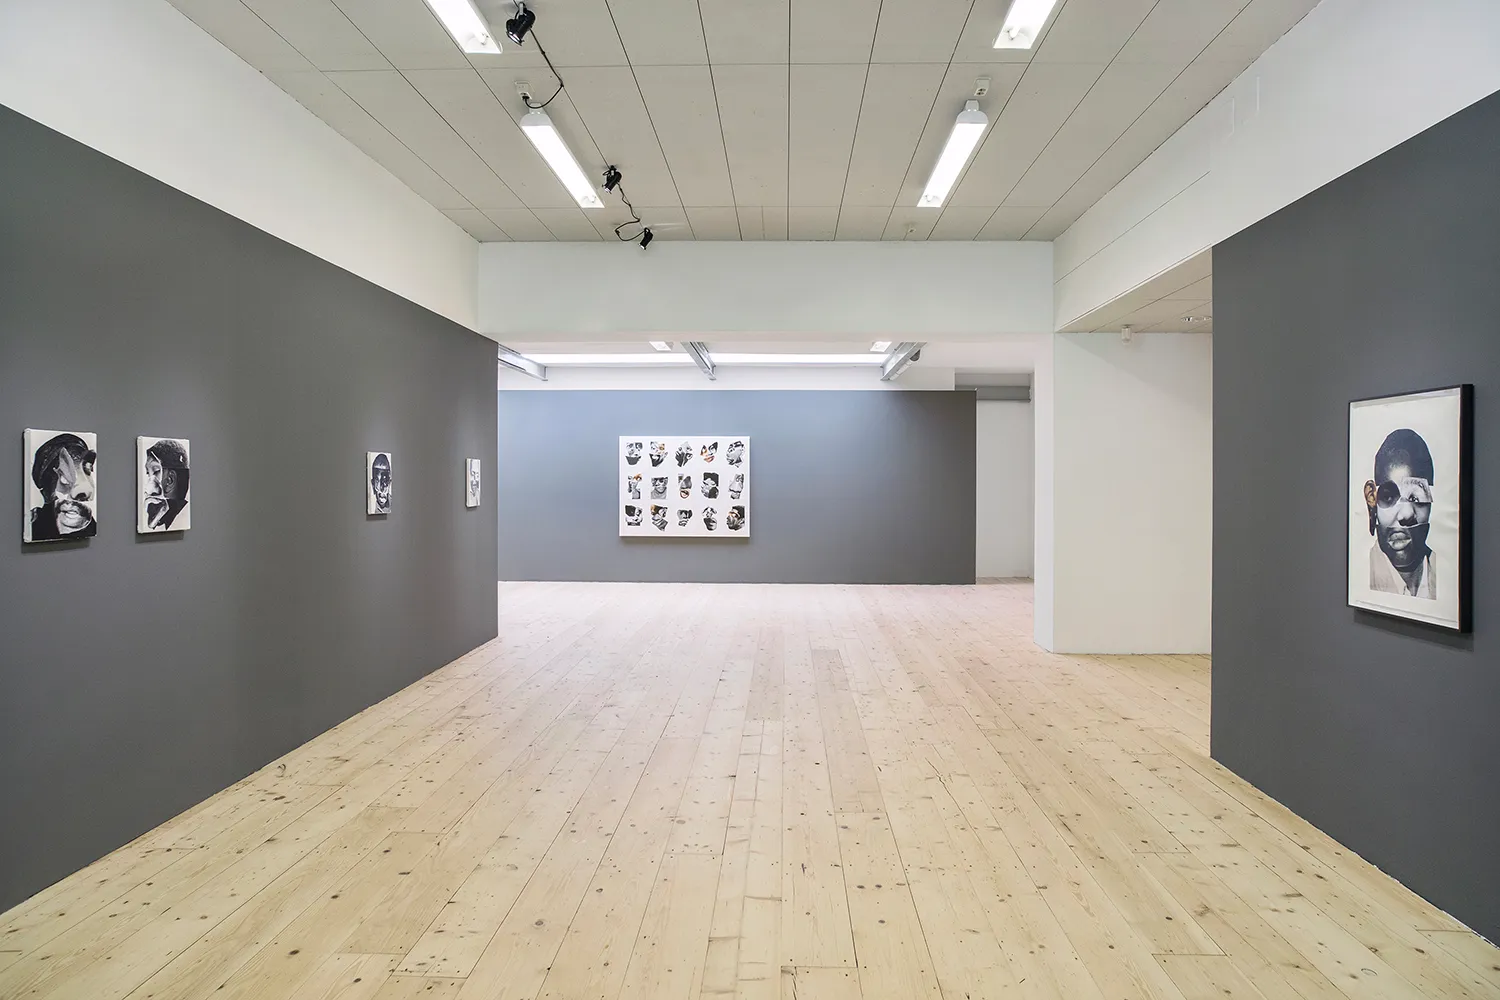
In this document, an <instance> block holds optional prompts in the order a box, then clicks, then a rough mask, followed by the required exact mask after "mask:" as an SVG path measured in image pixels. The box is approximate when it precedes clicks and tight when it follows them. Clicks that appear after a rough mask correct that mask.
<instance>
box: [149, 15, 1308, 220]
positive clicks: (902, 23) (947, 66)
mask: <svg viewBox="0 0 1500 1000" xmlns="http://www.w3.org/2000/svg"><path fill="white" fill-rule="evenodd" d="M173 3H175V5H176V6H177V7H178V8H179V9H180V10H182V11H183V13H185V14H186V15H187V16H188V17H190V18H192V19H193V20H194V21H195V22H197V24H199V25H200V26H201V27H202V28H204V29H205V30H206V31H208V32H209V33H210V34H212V35H214V36H215V37H216V38H218V39H219V40H220V41H221V42H223V43H224V44H225V45H226V46H228V47H229V48H230V49H232V50H233V51H234V52H236V53H238V54H239V55H240V56H241V57H242V58H243V59H245V60H246V61H247V62H248V63H250V64H251V65H252V66H254V67H256V68H257V69H259V70H260V71H261V72H263V73H264V74H265V75H266V76H267V77H269V78H270V79H271V80H273V81H274V82H275V83H277V84H278V85H279V86H281V87H282V88H283V89H284V90H285V91H286V92H287V93H289V94H291V95H292V96H293V97H295V98H296V99H297V100H298V101H300V102H301V103H302V104H303V105H304V106H306V107H307V108H308V109H309V110H311V111H312V112H313V113H314V114H316V115H318V116H319V117H320V118H322V119H323V120H324V121H326V122H328V124H330V125H331V126H333V127H334V128H335V129H337V130H338V131H339V132H341V133H342V134H344V135H345V136H346V137H348V138H349V139H350V140H351V141H352V142H354V143H355V144H356V145H358V146H359V147H360V148H361V149H363V150H365V151H366V152H367V153H368V154H369V155H370V156H372V157H373V158H374V159H375V160H377V161H378V162H380V163H381V164H383V165H384V166H385V167H386V168H387V169H389V170H390V171H391V172H392V173H393V174H395V175H396V176H397V177H399V178H401V179H402V180H403V181H405V182H406V184H407V185H409V186H410V187H411V188H412V190H414V191H416V192H417V193H418V194H419V195H421V196H422V197H423V198H425V199H426V200H427V201H429V202H431V203H432V204H433V205H434V206H436V207H437V208H439V209H441V210H442V211H443V212H444V213H445V214H447V215H448V217H449V218H451V219H453V220H454V221H455V222H456V223H458V224H459V225H460V226H462V227H463V228H464V229H466V230H467V231H468V232H469V233H471V234H472V235H473V236H474V237H475V238H477V239H480V240H599V239H606V238H613V232H612V229H613V227H614V226H615V225H616V224H617V223H619V222H621V221H623V220H624V219H625V218H627V216H626V215H625V214H623V209H622V207H621V206H619V205H618V203H616V202H615V201H614V200H613V199H608V204H609V207H608V208H606V209H601V210H592V211H588V212H585V211H584V210H582V209H579V208H578V207H576V205H575V204H574V203H573V202H572V200H571V199H570V198H569V197H568V195H567V193H566V192H565V191H564V190H563V188H562V186H561V185H560V184H558V183H557V181H556V180H555V179H554V178H553V176H552V174H551V173H550V172H549V171H548V170H547V168H546V166H545V164H544V163H543V162H542V160H541V159H540V158H539V157H538V156H537V155H536V154H535V153H534V152H533V151H532V149H531V147H530V145H529V144H528V143H527V142H526V140H525V138H524V137H523V136H522V134H521V132H520V129H519V128H518V127H517V126H516V124H515V121H516V119H517V118H518V117H519V116H520V115H521V114H522V113H524V108H522V106H521V103H520V100H519V98H517V96H516V83H517V82H518V81H526V82H528V83H530V84H531V86H532V87H533V88H534V90H535V91H536V92H538V93H539V94H541V95H544V96H545V95H547V94H549V93H550V92H551V89H552V87H553V86H555V81H554V80H553V79H552V77H551V75H550V74H549V73H548V71H547V70H546V68H545V66H544V65H543V63H542V59H541V57H540V55H539V54H538V53H537V51H536V48H535V46H534V45H533V44H531V43H530V42H528V43H527V45H526V46H525V47H524V48H517V47H516V46H514V45H512V44H510V43H509V41H504V42H502V48H503V51H502V52H501V54H499V55H475V56H466V55H464V54H463V53H462V52H461V51H459V49H458V47H457V46H456V45H454V43H453V42H452V41H451V40H450V39H449V37H448V35H447V33H446V32H445V31H444V30H443V28H442V26H441V25H440V24H439V22H438V21H437V19H436V18H435V17H434V16H433V15H432V14H431V12H430V11H429V9H428V7H427V6H426V4H425V3H424V2H423V0H173ZM1315 3H1316V0H1062V2H1061V3H1060V4H1059V6H1058V9H1057V10H1056V11H1055V12H1054V15H1053V17H1052V20H1051V22H1050V24H1049V26H1048V27H1047V29H1046V30H1045V32H1044V34H1043V35H1042V37H1041V39H1040V41H1039V43H1038V45H1037V46H1036V47H1035V48H1033V49H1032V50H1030V51H1027V50H1017V49H1010V50H996V49H993V48H991V45H992V43H993V41H994V38H995V35H996V34H997V33H998V31H999V28H1000V25H1001V23H1002V21H1003V20H1004V14H1005V11H1006V9H1007V8H1008V6H1009V4H1008V2H1007V0H795V2H793V0H537V2H536V3H535V4H533V5H532V6H533V9H534V10H535V11H536V12H537V24H536V31H537V34H538V36H539V37H540V39H541V41H542V43H543V44H544V45H545V46H546V47H547V50H548V53H549V54H550V55H551V56H552V58H553V61H554V62H555V63H556V64H557V66H558V67H559V69H560V70H561V72H562V74H563V76H564V78H565V79H566V81H567V88H566V90H564V91H563V93H562V94H561V96H559V97H558V98H557V100H556V102H555V103H553V104H552V106H551V107H550V108H549V109H548V111H549V113H550V114H551V115H552V117H553V119H554V121H556V122H557V124H558V127H559V128H560V129H561V131H562V133H563V135H564V137H565V138H566V139H567V141H568V143H569V144H570V145H571V146H572V148H573V150H574V152H575V153H576V154H577V155H578V157H579V159H580V160H581V161H582V163H583V165H584V168H585V170H587V171H589V172H591V173H592V172H595V171H599V172H602V168H603V166H604V164H606V163H614V164H617V165H618V166H619V167H620V169H621V170H623V171H624V174H625V186H626V189H627V190H628V192H629V194H630V197H631V199H632V200H633V201H634V203H635V204H636V206H637V207H638V208H639V209H640V211H641V213H642V215H643V216H644V217H645V219H646V221H647V222H648V223H652V224H654V225H658V226H661V227H662V228H659V229H657V230H656V235H657V236H658V237H659V238H662V239H700V240H723V239H728V240H737V239H746V240H751V239H795V240H827V239H841V240H876V239H940V240H968V239H996V240H1014V239H1031V240H1049V239H1052V238H1054V237H1056V236H1057V235H1058V234H1060V233H1061V232H1062V231H1063V230H1064V229H1066V228H1067V227H1068V226H1069V225H1070V224H1071V223H1072V222H1073V220H1074V219H1076V218H1077V217H1078V216H1079V215H1080V214H1082V212H1083V211H1084V210H1085V209H1087V208H1088V207H1089V206H1091V205H1092V204H1093V203H1094V202H1095V201H1097V200H1098V199H1099V197H1100V196H1102V195H1103V194H1104V193H1105V192H1107V191H1108V190H1109V189H1110V188H1111V187H1113V186H1114V185H1115V184H1116V183H1117V182H1118V181H1119V180H1120V179H1121V178H1123V177H1124V176H1125V175H1126V174H1127V173H1129V172H1130V170H1131V169H1133V168H1134V167H1135V166H1136V165H1137V164H1138V163H1140V162H1141V161H1142V160H1143V159H1144V158H1145V157H1146V156H1147V155H1148V154H1149V153H1150V152H1151V151H1152V150H1154V149H1155V148H1156V147H1157V146H1158V145H1160V144H1161V142H1162V141H1163V140H1165V139H1166V138H1167V137H1168V136H1170V135H1171V134H1172V133H1173V132H1174V131H1176V129H1177V128H1178V127H1179V126H1181V125H1182V124H1183V123H1184V122H1186V121H1187V120H1188V119H1189V118H1190V117H1192V115H1193V114H1194V113H1195V112H1197V111H1198V110H1199V109H1200V108H1202V107H1203V105H1205V104H1206V103H1207V102H1208V101H1209V100H1210V99H1211V98H1212V97H1213V96H1214V95H1215V94H1217V93H1218V92H1219V91H1220V90H1221V89H1223V87H1224V86H1225V85H1226V84H1228V83H1229V82H1230V81H1231V80H1232V79H1233V78H1234V77H1235V76H1236V75H1237V74H1238V73H1239V72H1240V71H1241V70H1243V69H1244V68H1245V67H1246V66H1247V65H1249V64H1250V62H1251V61H1253V60H1254V59H1255V58H1256V57H1257V56H1259V55H1260V54H1261V53H1262V52H1263V51H1264V50H1265V49H1266V48H1267V47H1268V46H1269V45H1270V44H1271V43H1272V42H1274V41H1275V40H1276V39H1277V38H1279V37H1280V36H1281V35H1282V34H1283V33H1284V32H1285V31H1286V30H1287V29H1288V28H1290V27H1291V26H1292V25H1293V24H1295V23H1296V22H1297V21H1298V20H1299V19H1300V18H1301V17H1302V16H1303V15H1304V14H1305V13H1307V11H1308V10H1310V9H1311V8H1312V7H1313V6H1314V5H1315ZM479 6H480V8H481V10H482V11H483V12H484V13H485V15H486V16H487V17H488V18H489V20H490V22H491V24H492V25H494V26H496V27H497V28H499V27H501V26H503V23H504V20H505V18H506V17H508V16H510V14H511V13H512V12H513V9H514V8H513V7H512V5H511V4H510V3H508V2H504V3H502V2H500V0H479ZM499 33H501V34H503V32H499ZM979 77H988V78H989V79H990V81H991V89H990V92H989V95H988V96H987V97H986V98H984V100H983V101H982V102H981V106H982V107H983V108H984V110H985V111H986V112H987V113H988V114H989V116H990V120H991V122H992V126H991V128H990V130H989V131H988V132H987V133H986V136H985V141H984V144H983V145H982V146H981V147H980V149H979V151H978V153H977V154H976V155H975V157H974V160H973V162H972V163H971V164H970V165H969V168H968V170H967V172H966V174H965V175H964V177H963V178H962V180H961V181H960V183H959V185H958V186H957V187H956V188H955V190H954V192H953V194H952V196H951V197H950V198H949V200H948V204H947V205H946V206H945V207H944V208H943V209H941V210H934V209H918V208H916V207H914V205H915V202H916V200H917V196H918V194H919V193H920V190H921V188H922V185H923V184H924V183H925V182H926V178H927V174H928V172H929V171H930V170H931V167H932V165H933V163H934V162H935V161H936V158H937V154H938V151H939V150H940V149H941V146H942V144H943V141H944V140H945V139H946V137H947V133H948V130H949V128H950V126H951V125H952V122H953V119H954V116H955V115H956V114H957V113H958V111H959V110H960V109H961V108H962V106H963V101H964V100H965V99H966V98H968V97H971V96H972V92H973V89H974V84H975V80H976V79H978V78H979ZM672 223H675V224H676V225H675V226H670V225H668V224H672Z"/></svg>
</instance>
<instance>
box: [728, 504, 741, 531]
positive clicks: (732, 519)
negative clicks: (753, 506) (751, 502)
mask: <svg viewBox="0 0 1500 1000" xmlns="http://www.w3.org/2000/svg"><path fill="white" fill-rule="evenodd" d="M724 525H725V527H727V528H728V529H729V530H730V531H739V530H740V529H741V528H743V527H744V526H745V508H744V507H741V506H738V505H736V506H734V507H731V508H729V513H728V514H727V515H726V516H725V518H724Z"/></svg>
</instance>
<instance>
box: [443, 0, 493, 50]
mask: <svg viewBox="0 0 1500 1000" xmlns="http://www.w3.org/2000/svg"><path fill="white" fill-rule="evenodd" d="M427 6H429V7H431V8H432V12H433V13H434V14H436V15H437V19H438V20H439V21H442V22H443V27H444V28H447V29H448V34H450V35H452V36H453V40H454V41H455V42H457V43H458V47H459V48H461V49H463V50H464V51H465V52H488V53H490V54H491V55H498V54H499V53H500V43H499V42H497V41H495V38H494V36H493V35H491V34H490V26H489V25H488V24H486V23H485V21H484V18H483V17H481V16H480V14H479V11H478V10H477V9H476V8H475V7H474V5H473V4H472V3H470V0H427Z"/></svg>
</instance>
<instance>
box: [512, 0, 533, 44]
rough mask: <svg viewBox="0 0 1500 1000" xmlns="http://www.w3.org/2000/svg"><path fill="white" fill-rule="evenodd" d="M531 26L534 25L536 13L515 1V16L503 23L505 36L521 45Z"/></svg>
mask: <svg viewBox="0 0 1500 1000" xmlns="http://www.w3.org/2000/svg"><path fill="white" fill-rule="evenodd" d="M533 24H536V12H535V11H532V10H531V9H529V8H528V7H527V6H526V5H525V4H524V3H521V2H520V0H516V16H515V17H512V18H510V19H509V20H507V21H506V22H505V34H506V36H507V37H509V38H510V40H511V41H513V42H515V43H516V44H517V45H522V44H524V43H525V41H526V33H527V32H528V31H530V30H531V26H532V25H533Z"/></svg>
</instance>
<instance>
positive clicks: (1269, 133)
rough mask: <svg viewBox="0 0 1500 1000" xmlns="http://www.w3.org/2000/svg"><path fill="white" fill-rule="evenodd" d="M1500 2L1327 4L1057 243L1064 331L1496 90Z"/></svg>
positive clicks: (1328, 0) (1353, 0)
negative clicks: (1099, 309) (1145, 283)
mask: <svg viewBox="0 0 1500 1000" xmlns="http://www.w3.org/2000/svg"><path fill="white" fill-rule="evenodd" d="M1497 39H1500V2H1496V0H1423V2H1422V3H1420V4H1413V3H1412V2H1411V0H1322V3H1320V4H1318V6H1317V7H1315V8H1314V9H1313V10H1312V12H1311V13H1309V14H1308V15H1307V17H1305V18H1304V19H1303V20H1302V21H1301V22H1300V23H1299V24H1297V25H1296V26H1295V27H1294V28H1293V29H1292V30H1291V31H1289V32H1288V33H1287V34H1286V35H1284V36H1283V37H1282V38H1281V40H1280V41H1278V42H1277V43H1276V44H1275V45H1273V46H1272V47H1271V48H1270V49H1268V50H1267V51H1266V53H1265V54H1264V55H1262V56H1261V57H1260V58H1259V59H1258V60H1256V62H1255V63H1254V64H1252V65H1251V66H1250V67H1249V68H1248V69H1247V70H1245V72H1244V73H1242V74H1241V75H1240V76H1239V77H1238V78H1237V79H1236V80H1235V81H1234V82H1233V83H1232V84H1231V85H1230V86H1229V87H1228V88H1227V89H1226V90H1225V91H1224V92H1223V93H1222V94H1220V95H1219V96H1218V97H1217V98H1215V99H1214V100H1213V101H1212V102H1211V103H1210V104H1209V105H1208V106H1207V107H1205V108H1204V109H1203V110H1202V111H1201V112H1199V113H1198V115H1197V116H1196V117H1195V118H1193V120H1192V121H1190V122H1189V123H1188V124H1187V125H1185V126H1183V128H1182V129H1181V130H1179V131H1178V132H1177V133H1176V134H1175V135H1173V136H1172V137H1171V138H1170V139H1168V140H1167V141H1166V142H1165V143H1163V144H1162V146H1161V147H1160V148H1159V149H1157V150H1156V152H1155V153H1153V154H1152V155H1151V156H1150V157H1149V158H1148V159H1147V160H1146V161H1145V162H1144V163H1142V164H1141V165H1140V166H1139V167H1137V168H1136V169H1135V171H1134V172H1132V173H1131V174H1130V175H1129V176H1128V177H1127V178H1126V179H1125V180H1124V181H1122V182H1121V183H1120V184H1119V185H1118V186H1116V187H1115V189H1114V190H1112V191H1110V192H1109V193H1108V194H1107V195H1105V196H1104V197H1103V198H1102V199H1101V200H1100V201H1099V202H1098V204H1096V205H1095V206H1094V207H1093V208H1091V209H1089V210H1088V211H1087V212H1085V213H1084V214H1083V216H1082V217H1081V218H1079V220H1078V221H1077V222H1075V223H1074V224H1073V225H1072V226H1071V227H1070V228H1069V229H1068V231H1067V232H1065V233H1064V234H1063V235H1062V236H1060V237H1059V238H1058V240H1057V243H1056V253H1057V259H1056V280H1057V288H1056V317H1057V327H1056V329H1061V328H1063V327H1065V326H1066V325H1067V324H1069V323H1071V322H1072V321H1073V320H1075V319H1077V318H1078V317H1080V316H1082V315H1084V314H1086V313H1088V312H1091V311H1092V310H1094V309H1095V308H1097V307H1099V306H1102V305H1105V304H1106V303H1108V302H1110V301H1112V300H1113V299H1115V298H1117V297H1118V296H1120V295H1123V294H1124V293H1125V292H1127V291H1129V290H1130V289H1132V288H1135V287H1136V286H1138V285H1140V284H1141V283H1143V282H1145V281H1146V280H1148V279H1150V278H1151V277H1152V276H1153V275H1156V274H1159V273H1161V272H1162V271H1165V270H1167V269H1169V268H1171V267H1173V266H1174V265H1176V264H1178V263H1181V262H1182V261H1184V260H1187V259H1188V258H1189V257H1192V256H1193V255H1194V254H1197V253H1198V252H1200V251H1202V250H1205V249H1207V248H1209V247H1211V246H1213V245H1214V244H1215V243H1218V242H1220V241H1222V240H1224V239H1226V238H1228V237H1229V236H1232V235H1234V234H1235V233H1236V232H1239V231H1240V230H1241V229H1243V228H1245V227H1246V226H1248V225H1250V224H1252V223H1254V222H1257V221H1259V220H1260V219H1263V218H1265V217H1266V216H1268V215H1270V214H1271V213H1272V212H1275V211H1276V210H1278V209H1280V208H1283V207H1285V206H1286V205H1289V204H1291V203H1292V202H1293V201H1296V200H1297V199H1298V198H1300V197H1302V196H1303V195H1305V194H1308V193H1309V192H1311V191H1313V190H1315V189H1317V188H1318V187H1320V186H1322V185H1323V184H1326V183H1328V182H1329V181H1331V180H1333V179H1334V178H1336V177H1338V176H1340V175H1342V174H1344V173H1347V172H1348V171H1350V170H1352V169H1354V168H1355V167H1357V166H1359V165H1360V164H1361V163H1364V162H1365V161H1367V160H1370V159H1372V158H1374V157H1376V156H1378V155H1380V154H1381V153H1383V152H1385V151H1386V150H1388V149H1391V148H1392V147H1394V146H1397V145H1399V144H1400V143H1402V142H1404V141H1405V140H1407V139H1409V138H1411V137H1412V136H1414V135H1416V134H1417V133H1418V132H1421V131H1422V130H1423V129H1426V128H1428V127H1430V126H1432V125H1435V124H1436V123H1438V122H1440V121H1442V120H1443V119H1444V118H1447V117H1448V116H1450V115H1452V114H1454V113H1455V112H1457V111H1460V110H1462V109H1463V108H1465V107H1467V106H1469V105H1470V104H1473V103H1474V102H1475V101H1478V100H1480V99H1481V98H1483V97H1486V96H1488V95H1489V94H1492V93H1494V92H1495V91H1496V90H1500V48H1497V45H1500V42H1497Z"/></svg>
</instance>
